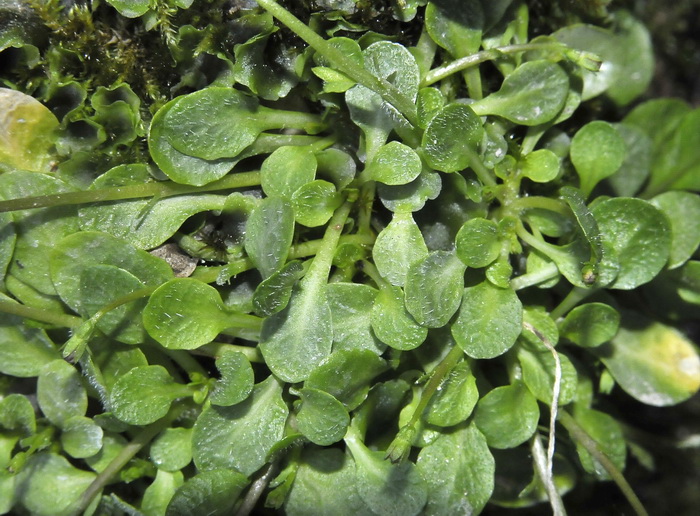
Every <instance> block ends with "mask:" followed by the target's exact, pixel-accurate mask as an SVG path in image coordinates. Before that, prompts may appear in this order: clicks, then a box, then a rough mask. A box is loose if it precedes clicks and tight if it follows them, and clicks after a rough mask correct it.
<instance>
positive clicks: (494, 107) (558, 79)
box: [472, 60, 569, 125]
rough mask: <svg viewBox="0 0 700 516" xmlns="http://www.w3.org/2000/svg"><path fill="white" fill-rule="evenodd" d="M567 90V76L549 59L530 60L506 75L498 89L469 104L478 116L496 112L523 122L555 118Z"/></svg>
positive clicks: (529, 123) (540, 121)
mask: <svg viewBox="0 0 700 516" xmlns="http://www.w3.org/2000/svg"><path fill="white" fill-rule="evenodd" d="M568 93H569V77H568V76H567V75H566V73H565V72H564V70H563V69H562V68H561V67H560V66H559V65H558V64H556V63H552V62H551V61H546V60H541V61H529V62H527V63H524V64H522V65H520V66H519V67H518V68H516V69H515V71H513V72H512V73H511V74H510V75H508V76H506V78H505V80H504V81H503V85H502V86H501V89H500V90H498V91H497V92H495V93H492V94H491V95H489V96H488V97H485V98H484V99H482V100H479V101H477V102H475V103H474V104H472V108H473V110H474V112H475V113H476V114H477V115H498V116H502V117H503V118H506V119H508V120H510V121H511V122H516V123H518V124H522V125H539V124H544V123H545V122H549V121H550V120H552V119H553V118H554V117H556V116H557V115H558V114H559V112H560V111H561V110H562V108H563V107H564V104H565V102H566V97H567V95H568Z"/></svg>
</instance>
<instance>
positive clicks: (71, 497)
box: [16, 452, 96, 516]
mask: <svg viewBox="0 0 700 516" xmlns="http://www.w3.org/2000/svg"><path fill="white" fill-rule="evenodd" d="M95 476H96V475H95V473H92V472H90V471H83V470H81V469H78V468H76V467H74V466H73V465H72V464H71V463H70V462H68V460H67V459H66V458H65V457H62V456H60V455H56V454H54V453H49V452H40V453H36V454H34V455H32V456H31V457H30V458H29V459H28V460H27V462H26V463H25V464H24V467H23V468H22V471H21V472H20V473H19V475H18V477H17V484H16V485H17V490H16V492H17V493H18V498H19V500H20V502H21V503H22V505H23V506H24V507H25V508H26V509H27V511H29V512H30V513H31V514H34V515H36V516H70V515H72V514H76V511H77V509H78V504H79V503H80V498H81V495H82V494H83V492H84V491H85V490H86V489H87V487H88V486H89V485H90V484H91V483H92V481H93V480H94V479H95Z"/></svg>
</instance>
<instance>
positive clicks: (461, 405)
mask: <svg viewBox="0 0 700 516" xmlns="http://www.w3.org/2000/svg"><path fill="white" fill-rule="evenodd" d="M478 399H479V391H478V390H477V388H476V378H475V377H474V375H473V374H472V371H471V369H470V368H469V363H468V362H466V361H464V362H460V363H459V364H457V365H456V366H455V367H454V368H453V369H452V371H450V373H449V374H448V375H447V377H446V378H445V380H444V382H443V383H442V384H441V385H440V390H439V391H438V392H436V393H435V395H434V396H433V397H432V398H431V400H430V403H429V404H428V406H427V407H426V410H425V413H424V414H423V419H424V420H425V421H426V422H427V423H430V424H431V425H436V426H441V427H446V426H454V425H457V424H459V423H461V422H462V421H466V420H467V418H468V417H469V416H470V415H471V413H472V410H473V409H474V405H476V402H477V400H478Z"/></svg>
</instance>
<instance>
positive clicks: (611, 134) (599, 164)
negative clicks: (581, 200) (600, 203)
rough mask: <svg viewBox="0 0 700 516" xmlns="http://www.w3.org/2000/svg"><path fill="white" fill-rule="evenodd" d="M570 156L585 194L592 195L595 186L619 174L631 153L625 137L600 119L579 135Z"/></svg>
mask: <svg viewBox="0 0 700 516" xmlns="http://www.w3.org/2000/svg"><path fill="white" fill-rule="evenodd" d="M569 153H570V155H571V162H572V163H573V164H574V167H575V168H576V172H577V173H578V176H579V178H580V180H581V191H582V192H583V194H584V195H585V196H588V195H589V194H590V193H591V192H592V191H593V188H594V187H595V185H597V184H598V183H599V182H600V181H602V180H603V179H605V178H606V177H609V176H611V175H613V174H614V173H615V172H617V170H618V169H619V168H620V167H621V166H622V163H623V161H624V160H625V155H626V153H627V150H626V146H625V141H624V140H623V139H622V136H620V134H619V133H618V132H617V130H616V129H615V128H614V127H613V126H612V125H611V124H609V123H607V122H603V121H601V120H596V121H594V122H589V123H587V124H586V125H584V126H583V127H582V128H581V129H579V130H578V131H577V132H576V134H575V135H574V137H573V138H572V139H571V149H570V150H569Z"/></svg>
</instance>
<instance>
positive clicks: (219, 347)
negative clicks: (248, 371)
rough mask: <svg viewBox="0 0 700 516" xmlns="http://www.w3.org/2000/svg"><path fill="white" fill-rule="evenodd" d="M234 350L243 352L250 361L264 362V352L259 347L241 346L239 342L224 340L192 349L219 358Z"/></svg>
mask: <svg viewBox="0 0 700 516" xmlns="http://www.w3.org/2000/svg"><path fill="white" fill-rule="evenodd" d="M232 351H238V352H239V353H243V354H244V355H245V356H246V358H247V359H248V361H249V362H254V363H256V364H264V363H265V360H264V359H263V356H262V354H261V353H260V350H259V349H258V348H252V347H250V346H239V345H237V344H226V343H223V342H210V343H209V344H205V345H204V346H200V347H199V348H197V349H194V350H192V351H191V353H192V354H195V355H204V356H208V357H212V358H219V357H220V356H221V355H223V354H224V353H230V352H232Z"/></svg>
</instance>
